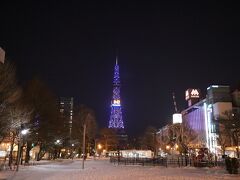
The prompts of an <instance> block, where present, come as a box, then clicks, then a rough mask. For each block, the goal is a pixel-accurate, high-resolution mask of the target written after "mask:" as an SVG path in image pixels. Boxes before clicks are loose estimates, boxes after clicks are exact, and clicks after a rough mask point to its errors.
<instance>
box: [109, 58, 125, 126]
mask: <svg viewBox="0 0 240 180" xmlns="http://www.w3.org/2000/svg"><path fill="white" fill-rule="evenodd" d="M120 86H121V85H120V75H119V65H118V60H117V59H116V64H115V67H114V76H113V97H112V101H111V115H110V120H109V124H108V128H115V129H124V125H123V118H122V107H121V99H120Z"/></svg>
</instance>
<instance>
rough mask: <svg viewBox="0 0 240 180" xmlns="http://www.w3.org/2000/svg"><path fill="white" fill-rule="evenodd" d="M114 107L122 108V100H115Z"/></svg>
mask: <svg viewBox="0 0 240 180" xmlns="http://www.w3.org/2000/svg"><path fill="white" fill-rule="evenodd" d="M112 105H113V106H121V104H120V100H113V104H112Z"/></svg>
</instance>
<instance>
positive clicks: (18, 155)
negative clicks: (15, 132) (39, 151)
mask: <svg viewBox="0 0 240 180" xmlns="http://www.w3.org/2000/svg"><path fill="white" fill-rule="evenodd" d="M28 132H29V129H23V130H21V132H20V133H19V142H18V153H17V168H16V171H18V168H19V163H20V161H21V149H22V144H21V140H22V135H23V136H24V135H26V134H27V133H28Z"/></svg>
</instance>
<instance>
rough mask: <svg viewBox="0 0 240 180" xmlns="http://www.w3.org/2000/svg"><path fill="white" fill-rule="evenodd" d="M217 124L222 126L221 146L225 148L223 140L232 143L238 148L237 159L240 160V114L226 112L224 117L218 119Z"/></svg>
mask: <svg viewBox="0 0 240 180" xmlns="http://www.w3.org/2000/svg"><path fill="white" fill-rule="evenodd" d="M216 123H219V124H220V128H219V134H220V138H221V139H220V138H219V139H218V140H220V141H219V142H220V144H221V146H225V145H224V144H225V141H221V140H223V138H226V140H227V139H229V140H230V141H232V144H231V145H233V146H236V152H237V157H238V158H239V137H240V113H239V112H236V113H233V111H225V112H224V113H223V114H222V115H219V116H218V117H217V120H216ZM228 142H229V141H228Z"/></svg>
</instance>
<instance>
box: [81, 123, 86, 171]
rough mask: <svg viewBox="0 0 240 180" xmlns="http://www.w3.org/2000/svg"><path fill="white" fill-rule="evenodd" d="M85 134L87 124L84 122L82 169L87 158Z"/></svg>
mask: <svg viewBox="0 0 240 180" xmlns="http://www.w3.org/2000/svg"><path fill="white" fill-rule="evenodd" d="M85 135H86V124H85V123H84V125H83V146H82V149H83V150H82V154H83V159H82V169H84V160H85Z"/></svg>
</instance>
